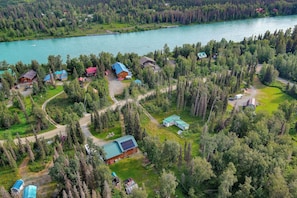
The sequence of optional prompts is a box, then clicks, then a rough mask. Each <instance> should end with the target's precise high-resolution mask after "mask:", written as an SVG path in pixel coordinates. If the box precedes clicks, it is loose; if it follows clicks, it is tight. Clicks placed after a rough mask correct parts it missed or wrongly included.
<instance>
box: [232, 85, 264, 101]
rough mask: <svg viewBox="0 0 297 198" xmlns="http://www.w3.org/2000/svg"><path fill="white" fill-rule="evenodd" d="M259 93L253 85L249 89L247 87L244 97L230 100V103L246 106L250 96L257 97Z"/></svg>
mask: <svg viewBox="0 0 297 198" xmlns="http://www.w3.org/2000/svg"><path fill="white" fill-rule="evenodd" d="M257 93H258V90H257V89H256V88H255V87H253V86H251V87H250V88H249V89H246V90H245V91H244V93H243V96H242V98H240V99H237V100H229V101H228V103H229V104H230V105H232V106H235V105H237V106H245V105H246V103H247V101H248V100H249V99H250V98H255V97H256V95H257Z"/></svg>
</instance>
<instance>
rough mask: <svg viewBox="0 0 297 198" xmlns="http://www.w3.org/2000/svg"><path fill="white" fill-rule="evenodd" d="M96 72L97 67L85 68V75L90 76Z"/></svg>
mask: <svg viewBox="0 0 297 198" xmlns="http://www.w3.org/2000/svg"><path fill="white" fill-rule="evenodd" d="M96 73H97V67H88V68H87V69H86V76H88V77H90V76H95V75H96Z"/></svg>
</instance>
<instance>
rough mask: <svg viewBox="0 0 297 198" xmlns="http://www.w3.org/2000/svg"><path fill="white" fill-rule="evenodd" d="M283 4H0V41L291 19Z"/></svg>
mask: <svg viewBox="0 0 297 198" xmlns="http://www.w3.org/2000/svg"><path fill="white" fill-rule="evenodd" d="M296 13H297V10H296V2H292V1H284V2H282V3H280V2H279V1H270V0H264V1H256V2H254V1H252V2H250V1H242V0H237V1H228V2H226V1H219V0H213V1H206V0H202V1H185V2H184V1H183V2H182V3H181V2H179V1H174V0H169V1H166V2H163V1H156V0H153V1H149V2H148V1H144V0H141V1H128V2H127V1H124V0H122V1H103V0H96V1H91V0H88V1H83V2H82V1H74V0H67V1H61V0H55V1H40V0H33V1H1V2H0V18H1V20H0V41H13V40H25V39H36V38H38V39H40V38H53V37H71V36H81V35H88V34H106V33H108V32H110V31H111V32H132V31H142V30H149V29H156V28H161V27H166V26H170V25H188V24H193V23H210V22H217V21H228V20H237V19H248V18H256V17H265V16H280V15H293V14H296Z"/></svg>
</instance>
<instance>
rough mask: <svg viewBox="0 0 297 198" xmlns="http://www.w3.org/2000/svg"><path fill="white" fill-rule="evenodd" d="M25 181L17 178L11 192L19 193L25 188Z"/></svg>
mask: <svg viewBox="0 0 297 198" xmlns="http://www.w3.org/2000/svg"><path fill="white" fill-rule="evenodd" d="M24 185H25V182H24V180H22V179H19V180H17V181H16V182H15V183H14V184H13V186H12V188H11V189H10V191H11V194H13V195H14V194H19V193H20V192H21V191H22V190H23V188H24Z"/></svg>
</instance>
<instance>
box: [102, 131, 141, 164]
mask: <svg viewBox="0 0 297 198" xmlns="http://www.w3.org/2000/svg"><path fill="white" fill-rule="evenodd" d="M102 148H103V151H104V152H105V157H104V161H105V162H106V163H107V164H113V163H115V162H116V161H118V160H119V159H122V158H125V157H128V156H130V155H132V154H134V153H137V151H138V144H137V142H136V140H135V138H134V137H133V136H132V135H126V136H123V137H120V138H117V139H115V140H114V141H113V142H111V143H108V144H105V145H103V147H102Z"/></svg>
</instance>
